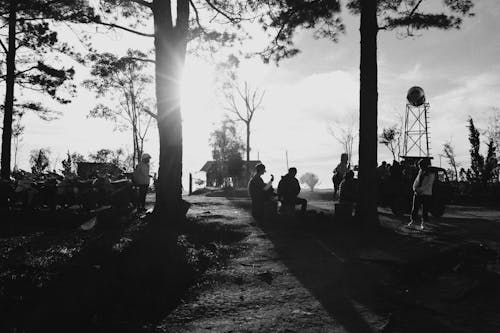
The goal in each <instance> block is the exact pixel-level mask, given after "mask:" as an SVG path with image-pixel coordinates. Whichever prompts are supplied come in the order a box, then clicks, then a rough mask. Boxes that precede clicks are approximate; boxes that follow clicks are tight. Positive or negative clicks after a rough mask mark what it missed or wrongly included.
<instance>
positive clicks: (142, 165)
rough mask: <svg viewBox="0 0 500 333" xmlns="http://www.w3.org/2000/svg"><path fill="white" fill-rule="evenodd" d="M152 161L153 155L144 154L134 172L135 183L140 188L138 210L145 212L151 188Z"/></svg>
mask: <svg viewBox="0 0 500 333" xmlns="http://www.w3.org/2000/svg"><path fill="white" fill-rule="evenodd" d="M150 160H151V155H149V154H142V157H141V161H140V162H139V164H137V166H136V167H135V170H134V175H133V179H134V183H135V185H136V186H137V187H138V188H139V193H138V197H137V210H138V211H144V210H145V209H146V194H147V193H148V187H149V177H150V176H149V161H150Z"/></svg>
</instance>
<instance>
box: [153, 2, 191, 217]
mask: <svg viewBox="0 0 500 333" xmlns="http://www.w3.org/2000/svg"><path fill="white" fill-rule="evenodd" d="M153 15H154V24H155V41H154V43H155V52H156V68H155V71H156V72H155V77H156V98H157V108H158V121H157V123H158V132H159V138H160V155H159V169H158V183H157V187H156V203H155V208H154V214H155V217H156V218H157V220H160V221H159V222H161V223H167V224H174V223H176V222H177V221H178V219H179V218H181V217H182V215H183V214H184V213H185V212H184V209H183V201H182V181H181V180H182V121H181V108H180V80H181V73H182V69H183V66H184V60H185V57H186V46H187V31H188V29H187V28H188V21H189V1H188V0H178V1H177V22H176V24H175V26H174V25H173V22H172V14H171V2H170V1H169V0H155V1H153Z"/></svg>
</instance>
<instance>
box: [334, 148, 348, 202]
mask: <svg viewBox="0 0 500 333" xmlns="http://www.w3.org/2000/svg"><path fill="white" fill-rule="evenodd" d="M348 160H349V155H347V154H346V153H343V154H342V155H340V163H339V164H338V165H337V167H336V168H335V169H334V170H333V177H332V182H333V200H335V199H337V192H338V190H339V185H340V182H342V180H343V179H344V177H345V174H346V172H347V170H348V169H349V166H348V165H347V162H348Z"/></svg>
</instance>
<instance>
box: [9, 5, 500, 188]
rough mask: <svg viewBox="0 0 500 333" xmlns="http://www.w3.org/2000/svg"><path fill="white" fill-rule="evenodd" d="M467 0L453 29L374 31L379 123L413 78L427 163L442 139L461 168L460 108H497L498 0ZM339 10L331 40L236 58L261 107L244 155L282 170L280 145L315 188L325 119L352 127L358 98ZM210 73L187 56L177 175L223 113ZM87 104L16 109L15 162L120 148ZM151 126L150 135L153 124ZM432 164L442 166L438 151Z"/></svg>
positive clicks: (323, 153) (116, 38)
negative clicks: (427, 137) (426, 136)
mask: <svg viewBox="0 0 500 333" xmlns="http://www.w3.org/2000/svg"><path fill="white" fill-rule="evenodd" d="M476 3H477V4H476V6H475V9H474V12H475V13H476V16H475V17H472V18H467V19H465V20H464V25H463V28H462V29H461V30H452V31H438V30H429V31H422V32H421V33H420V34H419V36H418V37H415V38H408V39H398V38H397V36H396V33H395V32H381V33H380V34H379V39H378V41H379V44H378V46H379V49H378V63H379V124H378V126H379V131H381V130H382V128H384V127H388V126H391V125H394V124H396V123H397V122H398V117H399V115H401V114H402V113H403V112H404V110H405V104H406V100H405V96H406V92H407V90H408V88H410V87H411V86H414V85H418V86H421V87H422V88H423V89H424V90H425V93H426V97H427V101H428V102H429V103H430V106H431V108H430V134H431V146H432V150H431V154H432V155H433V156H434V164H435V165H439V156H438V155H439V154H441V153H442V145H443V143H445V142H446V141H448V140H451V141H452V143H453V144H454V145H455V147H456V151H457V154H458V161H459V162H461V164H462V165H463V166H465V167H468V166H469V156H468V149H469V144H468V139H467V134H468V133H467V128H466V125H467V123H466V121H467V118H468V116H469V115H471V116H472V117H473V118H474V120H475V121H476V123H477V126H478V127H480V128H482V129H486V127H487V124H488V117H490V116H491V115H492V114H493V111H492V107H500V103H498V101H497V99H498V97H499V91H500V89H499V88H500V75H499V73H500V62H499V60H498V59H499V57H498V55H499V54H500V37H499V36H498V31H500V4H499V3H498V1H497V0H480V1H477V2H476ZM343 18H344V21H345V23H346V28H347V29H346V34H344V35H341V36H340V40H339V42H338V43H332V42H330V41H326V40H314V39H313V38H312V37H311V35H310V34H309V33H301V34H299V35H297V39H296V42H297V46H298V47H299V48H300V49H301V50H302V52H301V53H300V54H299V55H298V56H296V57H295V58H293V59H291V60H286V61H283V62H282V63H281V64H280V66H279V67H276V66H275V65H273V64H270V65H264V64H262V62H261V61H260V60H259V59H251V60H245V61H244V62H243V63H242V65H241V71H240V76H241V77H242V78H243V79H247V80H248V81H249V82H250V83H251V84H252V85H254V86H255V87H258V88H260V89H265V90H266V95H265V99H264V103H263V105H264V109H263V110H260V111H258V113H256V115H255V119H254V122H253V124H252V126H253V131H252V142H253V143H252V151H251V158H252V159H256V158H257V156H258V157H259V158H260V159H261V160H262V161H263V162H264V163H265V164H266V166H267V169H268V171H269V174H270V173H273V174H274V175H275V176H278V175H281V174H284V173H285V169H286V161H285V151H286V150H288V155H289V164H290V166H296V167H297V168H298V169H299V175H300V174H302V173H304V172H314V173H316V174H317V175H318V176H319V178H320V182H321V183H320V185H319V187H324V188H326V187H331V180H330V179H331V172H332V169H333V168H334V167H335V165H336V164H337V163H338V162H339V159H340V154H341V153H342V147H341V145H340V144H339V143H338V142H336V141H335V139H334V138H333V137H332V136H331V135H330V134H329V132H328V130H327V128H328V126H329V125H335V124H336V125H337V126H344V127H345V126H352V125H354V126H356V127H357V113H358V104H359V103H358V99H359V70H358V68H359V31H358V29H359V17H352V16H350V15H347V13H346V12H345V11H344V14H343ZM151 43H152V41H148V40H143V39H139V38H138V37H135V36H130V35H128V34H126V33H117V34H113V35H111V36H109V35H98V36H97V39H96V41H95V44H96V46H98V47H101V48H102V49H112V50H113V51H115V52H118V53H120V52H124V51H125V50H126V49H127V48H129V47H144V48H145V49H148V48H150V47H151V45H152V44H151ZM77 70H78V71H77V79H78V80H83V79H85V78H86V77H87V75H88V74H87V73H88V72H87V70H86V69H85V68H81V67H77ZM214 76H215V72H214V69H213V67H212V65H210V64H208V63H207V62H205V61H203V60H201V59H197V58H195V57H194V56H190V57H188V59H187V63H186V68H185V78H184V94H183V111H182V112H183V119H184V122H183V124H184V173H185V174H187V173H189V172H195V171H197V170H199V169H200V168H201V167H202V166H203V164H204V162H205V161H206V160H209V159H210V157H211V156H210V148H209V146H208V137H209V133H210V132H211V131H212V130H213V128H214V124H216V123H217V122H219V121H220V120H221V119H222V115H223V110H222V107H221V102H222V101H220V100H218V99H217V97H216V96H217V94H216V92H215V91H214ZM192 92H195V93H196V96H194V95H193V94H192ZM95 103H96V101H95V97H94V95H93V94H92V93H90V92H88V91H85V89H84V88H81V89H79V95H78V97H77V98H75V100H74V101H73V103H71V104H69V105H65V106H56V107H57V109H58V110H61V111H62V112H63V114H64V116H63V117H62V118H61V119H59V120H56V121H53V122H50V123H47V122H43V121H40V120H38V119H36V118H35V117H32V116H27V117H25V119H24V121H25V124H26V134H25V135H24V139H23V142H22V147H21V151H20V154H19V165H20V166H21V167H24V168H27V155H28V153H29V151H30V150H32V149H35V148H40V147H50V148H51V150H52V160H53V161H55V160H57V163H58V165H57V166H56V167H57V168H60V161H61V159H63V158H64V154H65V152H66V151H67V150H70V151H77V152H80V153H82V154H84V155H86V154H87V153H89V152H93V151H96V150H97V149H100V148H118V147H124V148H127V147H128V148H129V149H130V147H131V145H130V143H129V142H130V141H131V140H130V139H129V136H130V135H129V133H121V132H116V131H113V124H111V123H109V122H106V121H103V120H94V119H87V118H86V115H87V113H88V111H89V109H90V108H91V107H92V106H93V105H95ZM151 133H152V134H156V128H155V129H153V131H152V132H151ZM242 134H243V132H242ZM242 137H244V136H243V135H242ZM146 150H147V151H148V152H150V153H151V154H152V155H153V161H154V162H157V152H158V144H157V137H156V135H151V136H150V138H149V140H148V142H147V143H146ZM355 151H357V147H355ZM382 160H387V161H392V157H391V155H390V153H389V151H388V150H387V149H386V148H385V147H384V146H382V145H379V162H381V161H382ZM354 163H357V156H354ZM442 164H443V167H445V166H446V162H445V161H444V159H443V161H442ZM155 165H156V166H157V163H156V164H155Z"/></svg>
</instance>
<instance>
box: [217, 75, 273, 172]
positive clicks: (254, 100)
mask: <svg viewBox="0 0 500 333" xmlns="http://www.w3.org/2000/svg"><path fill="white" fill-rule="evenodd" d="M265 93H266V91H265V90H260V89H258V88H255V89H254V88H251V87H250V85H249V84H248V82H247V81H245V82H244V84H243V87H241V86H240V84H238V82H237V81H236V79H234V80H232V81H231V82H230V83H229V89H228V90H227V92H226V93H225V98H226V102H227V106H226V110H227V111H229V112H231V113H232V114H233V115H234V116H235V117H236V120H237V121H241V122H243V123H244V124H245V128H246V139H247V146H246V158H247V160H246V168H245V169H246V176H247V180H248V179H249V178H250V169H249V165H250V133H251V124H252V119H253V117H254V115H255V112H256V111H257V110H259V109H261V108H262V101H263V100H264V95H265Z"/></svg>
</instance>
